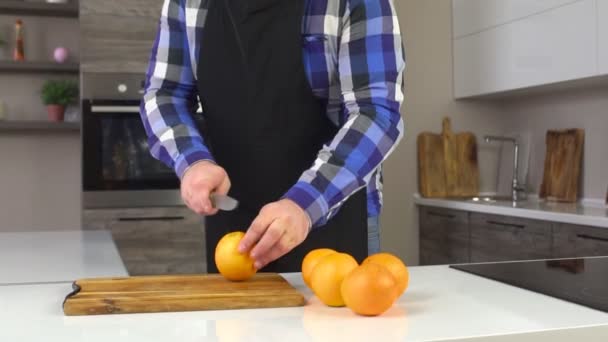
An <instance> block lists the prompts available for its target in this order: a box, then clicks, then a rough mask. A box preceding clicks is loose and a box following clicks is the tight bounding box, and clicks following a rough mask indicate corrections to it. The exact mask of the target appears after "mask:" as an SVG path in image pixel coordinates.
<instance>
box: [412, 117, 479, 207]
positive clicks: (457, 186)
mask: <svg viewBox="0 0 608 342" xmlns="http://www.w3.org/2000/svg"><path fill="white" fill-rule="evenodd" d="M417 143H418V180H419V191H420V194H421V195H422V196H423V197H429V198H449V197H452V198H458V197H472V196H477V195H478V194H479V165H478V161H477V139H476V137H475V135H474V134H473V133H470V132H464V133H453V132H452V127H451V122H450V119H449V118H444V119H443V131H442V133H441V134H435V133H429V132H423V133H421V134H419V135H418V142H417Z"/></svg>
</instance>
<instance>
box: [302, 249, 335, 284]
mask: <svg viewBox="0 0 608 342" xmlns="http://www.w3.org/2000/svg"><path fill="white" fill-rule="evenodd" d="M332 253H337V252H336V251H334V250H333V249H329V248H318V249H314V250H312V251H310V252H308V254H306V256H305V257H304V260H302V279H304V283H306V286H308V287H309V288H310V275H311V273H312V270H313V269H314V268H315V266H317V263H318V262H319V260H321V259H322V258H323V257H324V256H326V255H329V254H332Z"/></svg>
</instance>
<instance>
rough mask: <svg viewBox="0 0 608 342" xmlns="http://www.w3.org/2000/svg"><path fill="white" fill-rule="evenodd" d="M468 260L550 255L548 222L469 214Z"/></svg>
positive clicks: (512, 258)
mask: <svg viewBox="0 0 608 342" xmlns="http://www.w3.org/2000/svg"><path fill="white" fill-rule="evenodd" d="M470 222H471V224H470V226H471V261H472V262H491V261H509V260H533V259H547V258H550V257H551V224H550V223H549V222H543V221H536V220H527V219H521V218H517V217H505V216H498V215H488V214H479V213H472V214H471V218H470Z"/></svg>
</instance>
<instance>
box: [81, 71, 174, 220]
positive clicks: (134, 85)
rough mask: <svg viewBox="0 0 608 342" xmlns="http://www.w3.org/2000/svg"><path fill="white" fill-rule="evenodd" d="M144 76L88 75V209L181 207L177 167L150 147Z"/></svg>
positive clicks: (85, 136) (85, 99) (85, 152)
mask: <svg viewBox="0 0 608 342" xmlns="http://www.w3.org/2000/svg"><path fill="white" fill-rule="evenodd" d="M142 80H143V76H142V75H130V74H85V75H83V100H82V113H83V115H82V144H83V145H82V146H83V148H82V184H83V206H84V207H85V208H89V209H90V208H113V207H114V208H115V207H151V206H173V205H182V201H181V199H180V195H179V180H178V178H177V176H176V175H175V173H174V171H173V170H172V169H171V168H169V167H167V166H165V165H164V164H162V163H161V162H159V161H158V160H156V159H154V158H153V157H152V156H151V155H150V152H149V150H148V143H147V136H146V133H145V130H144V127H143V124H142V122H141V119H140V116H139V104H140V99H141V95H142V94H141V93H142V91H141V90H142Z"/></svg>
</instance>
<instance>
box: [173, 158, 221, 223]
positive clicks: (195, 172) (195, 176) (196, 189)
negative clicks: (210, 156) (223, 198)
mask: <svg viewBox="0 0 608 342" xmlns="http://www.w3.org/2000/svg"><path fill="white" fill-rule="evenodd" d="M228 190H230V178H228V174H227V173H226V170H224V169H223V168H222V167H220V166H218V165H216V164H214V163H212V162H209V161H201V162H198V163H196V164H194V165H192V166H191V167H190V168H189V169H188V170H187V171H186V173H185V174H184V176H183V177H182V184H181V194H182V200H183V201H184V203H186V205H187V206H188V208H190V209H192V211H194V212H196V213H197V214H200V215H205V216H211V215H215V214H216V213H217V212H218V210H217V209H216V208H214V207H213V205H212V204H211V199H210V198H209V196H210V195H211V194H212V193H218V194H220V195H226V194H228Z"/></svg>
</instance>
